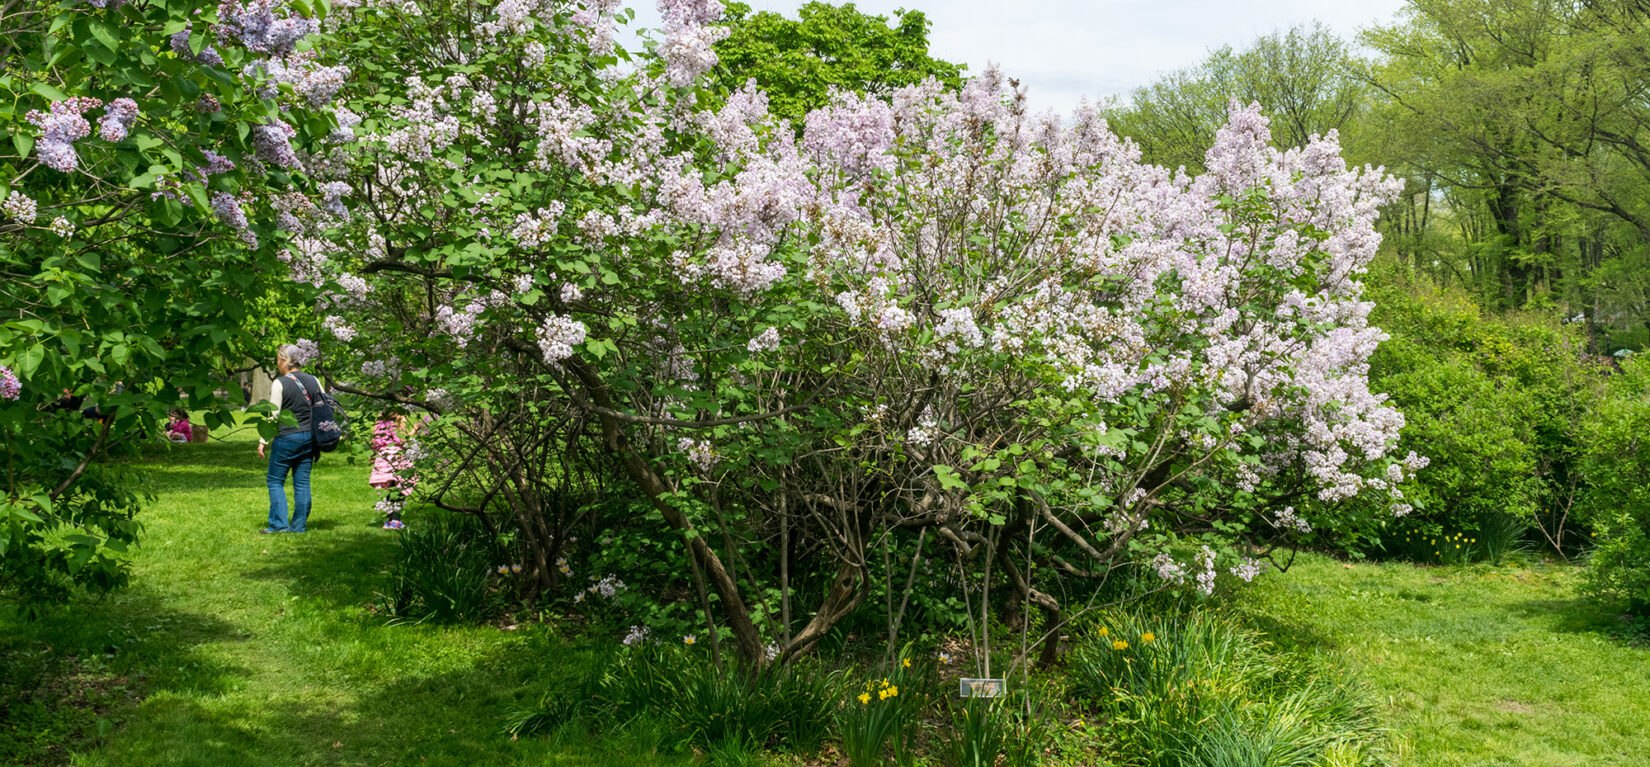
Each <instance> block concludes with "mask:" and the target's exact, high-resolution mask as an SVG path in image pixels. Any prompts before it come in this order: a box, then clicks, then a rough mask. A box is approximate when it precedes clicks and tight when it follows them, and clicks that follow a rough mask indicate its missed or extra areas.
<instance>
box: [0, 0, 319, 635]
mask: <svg viewBox="0 0 1650 767" xmlns="http://www.w3.org/2000/svg"><path fill="white" fill-rule="evenodd" d="M108 5H109V6H110V7H107V8H97V7H94V6H93V5H92V4H90V3H84V2H66V1H65V2H29V3H23V4H18V5H14V6H11V7H8V8H7V10H6V11H5V25H6V34H5V38H6V39H5V41H4V42H3V43H0V199H6V200H8V201H10V202H12V203H15V202H18V201H21V200H28V201H32V203H31V204H32V205H33V206H34V207H35V209H36V210H37V215H34V216H32V217H31V216H30V215H27V214H24V213H20V212H16V211H10V210H9V209H8V211H9V212H7V213H3V214H0V274H4V281H5V283H6V286H7V289H6V290H4V291H0V366H5V367H8V368H10V369H11V370H12V371H13V372H15V374H16V375H17V377H18V378H19V379H20V381H21V384H22V396H21V398H20V399H18V400H16V401H10V400H6V399H0V466H4V467H5V470H4V473H3V475H0V530H3V532H0V561H3V563H4V564H0V595H4V596H9V597H13V598H18V599H22V600H24V601H26V602H30V603H39V602H43V601H56V600H61V599H65V598H67V597H69V596H71V595H72V594H73V593H75V592H76V591H77V590H80V589H81V588H84V589H88V590H91V591H94V592H95V591H106V590H108V589H111V588H115V587H118V586H119V585H121V584H123V583H124V582H125V561H126V553H127V549H128V548H129V547H130V546H131V545H132V544H133V543H134V542H135V540H136V535H137V532H138V526H137V524H136V523H135V522H134V521H133V516H134V514H135V513H136V511H137V509H138V507H139V499H138V497H137V496H136V495H135V494H134V492H133V488H135V487H136V486H135V485H131V484H128V482H127V480H128V479H129V478H127V477H124V476H121V475H120V474H119V472H110V471H104V470H102V469H99V468H98V467H97V466H96V464H97V462H98V461H100V460H102V459H103V458H105V457H106V456H107V455H108V454H109V453H110V452H111V450H115V451H117V452H118V449H119V446H120V445H122V444H125V443H129V442H131V441H134V440H138V439H142V438H144V437H145V435H149V434H154V433H156V432H157V425H158V424H159V423H161V422H162V420H163V419H164V417H165V413H166V411H167V409H169V408H172V407H180V406H185V405H187V406H190V407H192V408H195V409H201V408H208V410H207V413H206V421H207V423H208V424H212V425H217V424H221V423H224V422H226V421H227V419H228V408H227V406H226V404H225V403H220V402H217V401H216V400H215V398H214V391H215V390H216V389H218V388H220V387H225V388H230V389H233V388H234V387H233V385H232V384H230V383H229V382H230V376H229V370H230V369H232V368H236V367H239V366H240V365H241V364H242V361H243V360H244V359H245V358H246V357H248V356H259V357H264V356H267V350H265V349H260V348H258V347H259V346H260V345H261V344H260V342H259V339H257V338H256V337H254V336H253V335H251V334H250V333H248V332H247V330H246V326H247V318H248V316H249V315H251V314H253V313H254V307H255V305H256V302H257V301H259V300H260V297H264V296H268V295H270V294H272V293H282V292H283V291H284V290H285V287H284V286H283V285H282V284H281V281H280V280H275V279H272V275H273V274H275V273H276V272H275V270H274V269H273V268H272V267H275V266H278V263H277V262H276V261H275V259H274V257H273V253H272V251H271V250H269V249H267V248H266V249H257V248H248V247H246V246H245V245H244V244H242V243H241V242H240V241H238V240H237V239H236V238H235V236H234V234H235V233H234V232H233V231H231V230H229V229H228V228H226V227H225V226H223V225H222V224H221V223H220V222H218V221H217V220H216V219H215V216H214V213H213V209H212V208H211V207H210V206H209V204H208V202H207V200H208V195H209V194H211V193H224V194H229V195H244V196H246V197H248V198H251V197H255V196H267V195H272V194H276V193H279V192H280V191H281V190H284V189H290V188H294V187H297V186H302V184H303V180H302V179H300V178H298V177H295V176H293V175H291V174H289V173H288V172H286V171H285V170H284V169H280V168H275V167H273V166H268V165H263V164H260V163H258V162H257V161H256V160H254V159H253V155H254V151H253V146H252V143H251V141H250V139H249V136H250V135H251V130H252V128H253V127H254V126H257V125H261V124H264V123H266V122H268V121H269V120H272V119H276V118H279V119H283V120H285V121H287V122H289V123H291V124H292V125H294V126H295V127H296V129H297V132H298V140H299V141H306V140H307V141H310V142H319V141H320V139H321V138H322V137H323V136H325V135H326V134H327V133H329V132H330V131H331V130H332V128H333V122H332V120H331V119H330V118H329V117H327V116H325V115H322V114H319V113H317V112H315V111H312V110H310V109H308V108H300V107H296V106H291V107H290V108H289V107H288V106H286V105H283V100H282V99H265V98H260V96H259V94H258V93H257V89H258V86H259V82H258V80H259V79H261V77H260V76H256V75H248V74H243V73H241V68H242V67H243V66H244V65H246V64H247V63H248V62H249V61H250V60H251V57H250V54H249V52H247V51H245V50H243V49H239V48H234V47H232V46H231V45H229V44H227V43H225V42H223V41H219V47H220V48H222V54H223V55H224V56H225V57H226V61H227V63H225V64H224V65H222V66H209V65H205V64H200V63H196V62H194V61H190V60H187V59H185V58H184V57H180V56H179V55H177V54H176V53H174V52H173V51H172V50H171V48H170V47H169V45H168V37H169V36H170V35H171V34H173V33H174V32H177V31H179V30H182V29H183V28H184V26H185V25H186V24H188V23H190V22H191V21H193V23H194V24H195V32H196V36H197V37H196V39H197V41H198V40H204V39H205V38H204V37H201V35H203V34H204V33H205V31H206V29H205V28H206V27H207V26H208V24H209V23H210V22H211V21H212V20H213V19H214V18H215V10H214V4H211V3H208V2H204V0H138V1H136V2H129V3H109V4H108ZM325 8H326V6H325V3H321V4H319V5H318V6H317V8H316V12H317V13H324V12H325ZM306 12H307V11H306ZM197 14H202V15H197ZM71 98H94V99H98V100H100V101H102V102H104V103H107V102H110V101H113V100H115V99H119V98H133V99H135V100H136V102H137V106H138V113H137V116H136V118H135V119H134V121H133V122H132V124H131V125H130V126H129V130H128V131H127V132H126V135H125V136H124V137H117V138H119V140H118V141H110V140H107V139H105V138H104V137H103V135H102V134H101V133H100V132H99V131H98V130H97V129H96V128H94V129H93V135H91V136H87V137H85V138H81V139H80V140H78V141H77V142H75V143H74V145H73V146H74V148H73V150H72V151H73V152H74V154H75V156H76V158H77V164H76V166H75V167H74V168H73V169H72V170H71V171H70V172H64V171H60V170H58V169H56V168H54V167H51V166H48V165H46V164H44V163H43V162H42V160H41V149H42V146H43V144H44V143H45V142H43V141H42V140H41V139H42V138H43V136H42V132H41V128H39V127H38V126H36V125H34V124H32V123H31V122H30V121H29V120H28V115H29V113H31V112H35V111H38V112H41V113H47V112H49V111H50V110H51V108H52V105H53V104H54V103H59V102H64V101H66V100H67V99H71ZM208 104H215V105H216V107H215V108H209V107H208V106H207V105H208ZM84 116H85V117H87V118H89V119H90V120H92V121H94V122H95V121H97V120H99V119H100V112H99V111H97V110H96V109H94V110H93V111H90V112H87V113H86V114H85V115H84ZM111 137H116V136H111ZM206 150H213V151H217V152H219V153H221V154H222V155H224V156H225V157H227V158H228V159H229V160H231V161H233V162H234V163H235V164H236V167H235V168H234V169H233V170H230V171H229V172H226V173H220V174H215V175H212V176H210V177H209V176H207V175H206V174H204V173H198V172H197V169H198V168H200V167H202V166H206V165H208V164H209V163H208V161H207V160H206V159H205V154H204V152H205V151H206ZM14 195H15V197H14ZM250 233H251V234H254V235H257V236H259V237H260V238H261V239H262V240H264V241H266V242H267V241H268V240H269V239H270V238H271V237H272V234H273V231H272V229H271V228H269V227H268V226H266V225H264V224H263V223H261V222H254V225H253V227H252V229H251V230H250ZM283 340H285V339H283ZM82 408H96V409H97V411H99V412H101V413H103V414H105V415H109V416H111V419H109V420H107V421H106V422H102V421H97V420H91V419H82V418H80V417H79V416H78V413H77V411H79V410H81V409H82ZM81 466H84V467H85V468H84V469H81V470H80V471H79V473H77V472H76V470H77V468H78V467H81Z"/></svg>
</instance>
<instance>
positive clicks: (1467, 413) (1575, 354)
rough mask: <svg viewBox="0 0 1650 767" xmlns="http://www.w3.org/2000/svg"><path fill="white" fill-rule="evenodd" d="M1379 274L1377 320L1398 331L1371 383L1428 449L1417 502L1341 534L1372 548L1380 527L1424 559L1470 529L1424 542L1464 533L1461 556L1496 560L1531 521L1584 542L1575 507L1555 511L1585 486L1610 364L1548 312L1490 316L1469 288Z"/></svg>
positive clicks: (1419, 448)
mask: <svg viewBox="0 0 1650 767" xmlns="http://www.w3.org/2000/svg"><path fill="white" fill-rule="evenodd" d="M1375 284H1376V287H1375V289H1374V290H1372V291H1371V298H1372V299H1373V300H1374V301H1375V311H1374V313H1373V314H1372V316H1371V320H1370V321H1371V324H1374V325H1376V326H1378V327H1380V328H1381V329H1382V330H1384V331H1385V332H1386V333H1387V334H1389V335H1390V336H1391V338H1390V339H1389V340H1388V341H1386V342H1385V343H1383V344H1381V347H1380V349H1379V350H1377V351H1376V353H1375V355H1374V356H1373V357H1372V358H1371V362H1370V388H1371V389H1372V390H1374V391H1378V392H1383V393H1385V394H1387V395H1389V396H1390V397H1391V398H1392V402H1393V403H1394V404H1395V405H1396V406H1397V407H1398V409H1399V410H1400V411H1402V412H1403V413H1404V419H1405V426H1404V430H1403V436H1402V439H1401V442H1400V444H1399V449H1400V451H1409V450H1413V451H1415V452H1416V453H1419V454H1421V455H1424V456H1427V457H1428V458H1429V459H1430V461H1431V463H1430V464H1429V465H1428V467H1427V468H1426V469H1424V470H1422V471H1421V472H1419V473H1418V475H1417V478H1416V482H1415V483H1414V484H1413V485H1412V486H1411V487H1410V488H1409V489H1408V490H1407V492H1408V493H1409V494H1410V497H1411V498H1412V502H1413V503H1414V506H1415V511H1414V512H1412V513H1411V514H1410V515H1409V516H1407V517H1405V518H1403V519H1400V520H1396V521H1393V522H1390V523H1388V524H1387V525H1386V527H1385V529H1382V530H1376V531H1372V535H1373V536H1374V538H1373V539H1372V540H1370V541H1369V542H1368V543H1367V544H1366V543H1359V542H1355V541H1353V540H1352V539H1351V537H1350V536H1342V537H1340V538H1338V539H1337V540H1338V542H1339V545H1342V546H1344V547H1346V548H1348V549H1351V550H1358V551H1374V550H1377V548H1376V546H1377V541H1378V545H1379V547H1380V548H1382V549H1384V550H1386V551H1387V552H1388V553H1402V554H1407V555H1410V556H1413V557H1415V558H1416V560H1417V561H1428V562H1437V561H1440V560H1445V561H1455V560H1452V559H1450V558H1449V557H1452V556H1454V555H1455V554H1456V552H1455V549H1454V548H1453V546H1454V545H1455V544H1457V543H1461V541H1457V540H1453V539H1452V540H1451V541H1450V543H1449V546H1450V547H1451V548H1450V552H1449V554H1448V555H1446V554H1444V553H1442V552H1444V549H1442V548H1429V547H1428V546H1427V545H1423V543H1422V542H1423V541H1428V540H1434V539H1437V540H1442V539H1446V538H1452V537H1453V536H1460V537H1461V538H1464V539H1471V540H1468V541H1467V543H1468V544H1472V545H1473V546H1474V547H1473V548H1472V549H1470V552H1471V553H1470V555H1468V554H1464V553H1463V554H1462V556H1466V557H1467V558H1468V559H1478V558H1480V557H1483V558H1488V559H1491V560H1495V561H1498V560H1499V559H1500V558H1501V556H1503V555H1504V554H1505V553H1506V551H1507V550H1508V549H1509V548H1511V547H1512V546H1514V545H1516V543H1517V541H1518V540H1519V539H1520V538H1521V537H1522V536H1523V534H1524V533H1525V532H1526V531H1530V530H1533V531H1534V532H1535V533H1537V534H1540V535H1541V537H1543V538H1544V539H1545V540H1544V542H1545V544H1546V545H1547V546H1548V547H1552V548H1557V547H1562V548H1564V549H1565V550H1574V548H1575V546H1576V544H1577V543H1578V541H1577V539H1576V537H1575V536H1573V535H1568V534H1569V532H1570V530H1569V528H1570V527H1571V526H1572V523H1571V521H1570V520H1567V519H1565V518H1564V517H1563V516H1562V513H1558V514H1554V513H1549V512H1551V511H1552V510H1559V511H1560V512H1562V510H1567V509H1569V508H1570V507H1571V506H1572V505H1573V504H1574V502H1575V499H1576V494H1577V492H1578V489H1579V488H1580V487H1581V482H1582V478H1581V476H1580V475H1579V474H1578V472H1577V466H1576V462H1577V456H1578V454H1579V451H1580V450H1581V445H1582V439H1581V436H1580V433H1579V428H1580V427H1579V425H1580V423H1581V421H1582V419H1583V418H1584V417H1585V415H1586V413H1587V412H1588V411H1589V409H1590V408H1592V407H1593V406H1594V403H1596V401H1597V399H1598V396H1599V394H1598V392H1599V387H1600V385H1601V384H1602V381H1603V380H1604V378H1605V372H1606V371H1607V370H1608V369H1609V366H1608V364H1607V363H1606V362H1605V361H1603V360H1601V359H1600V358H1598V357H1596V356H1594V355H1591V354H1588V353H1587V352H1586V350H1585V345H1586V340H1585V338H1584V337H1583V335H1582V333H1581V329H1580V328H1579V327H1577V326H1574V325H1569V326H1566V325H1561V324H1560V323H1559V322H1558V321H1557V320H1556V319H1555V318H1553V317H1552V316H1551V315H1547V314H1542V313H1535V312H1531V313H1527V314H1523V315H1518V316H1487V315H1485V314H1484V313H1483V312H1481V311H1480V310H1479V309H1478V307H1477V306H1475V305H1474V304H1473V303H1472V301H1471V300H1470V299H1468V298H1467V297H1465V296H1464V295H1462V294H1461V292H1460V291H1459V290H1446V289H1440V288H1438V287H1436V286H1435V285H1434V284H1433V283H1431V282H1430V281H1428V280H1425V279H1424V278H1422V279H1414V280H1411V279H1409V278H1407V277H1406V276H1405V275H1403V274H1401V273H1400V272H1397V271H1395V270H1387V271H1384V272H1382V273H1380V274H1379V275H1378V278H1377V280H1376V281H1375ZM1567 535H1568V537H1566V536H1567ZM1434 551H1438V552H1440V553H1439V554H1436V555H1435V554H1433V552H1434ZM1467 551H1469V549H1468V548H1467V547H1466V546H1465V545H1464V546H1463V549H1462V552H1467Z"/></svg>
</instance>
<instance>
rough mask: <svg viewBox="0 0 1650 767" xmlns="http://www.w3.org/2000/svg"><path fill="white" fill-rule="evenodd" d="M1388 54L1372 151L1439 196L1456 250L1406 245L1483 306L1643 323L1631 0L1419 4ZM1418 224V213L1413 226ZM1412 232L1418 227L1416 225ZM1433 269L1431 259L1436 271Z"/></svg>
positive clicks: (1644, 123) (1426, 198)
mask: <svg viewBox="0 0 1650 767" xmlns="http://www.w3.org/2000/svg"><path fill="white" fill-rule="evenodd" d="M1366 40H1367V42H1368V43H1369V44H1370V45H1371V46H1373V47H1374V48H1376V49H1377V50H1379V51H1380V52H1382V53H1383V54H1385V60H1384V62H1383V63H1382V64H1381V65H1380V66H1379V67H1377V68H1375V69H1373V70H1372V71H1371V72H1370V73H1369V74H1368V79H1369V81H1370V83H1371V85H1372V86H1374V87H1375V89H1376V90H1377V92H1378V93H1379V94H1380V95H1381V101H1382V104H1381V105H1380V106H1378V107H1377V111H1376V113H1375V119H1374V120H1372V121H1371V123H1372V124H1373V125H1377V126H1379V128H1378V130H1377V131H1376V132H1373V133H1372V134H1371V136H1370V139H1371V141H1370V146H1369V147H1367V149H1368V151H1370V152H1373V153H1376V154H1378V155H1379V156H1381V157H1382V159H1383V160H1385V161H1386V162H1387V163H1388V164H1392V165H1398V166H1400V167H1401V168H1402V169H1403V171H1404V172H1405V173H1406V174H1407V175H1409V176H1411V177H1412V178H1415V179H1417V180H1418V181H1421V182H1422V183H1420V184H1417V185H1416V186H1415V191H1416V192H1417V193H1418V195H1417V196H1416V197H1414V198H1413V199H1414V200H1416V201H1418V202H1419V203H1420V204H1422V205H1429V206H1430V205H1432V204H1433V203H1434V202H1435V201H1436V202H1437V203H1441V204H1442V205H1443V207H1444V208H1445V209H1446V210H1447V214H1446V215H1444V216H1435V217H1431V218H1432V220H1431V222H1429V223H1431V224H1434V225H1437V226H1440V227H1444V228H1445V229H1447V230H1451V233H1452V234H1453V235H1454V236H1455V239H1456V241H1457V242H1458V243H1459V244H1458V246H1457V247H1455V248H1443V249H1435V250H1433V251H1432V252H1428V253H1422V252H1420V251H1419V250H1413V249H1412V250H1411V254H1412V255H1414V256H1415V257H1416V258H1415V262H1416V264H1417V266H1421V267H1423V268H1425V267H1432V268H1434V269H1436V270H1438V271H1441V272H1443V271H1447V272H1448V273H1450V274H1451V275H1452V276H1454V277H1456V278H1457V279H1460V280H1462V281H1463V282H1464V283H1465V284H1468V285H1469V286H1470V287H1472V288H1473V289H1474V290H1475V292H1476V293H1477V295H1478V296H1479V299H1480V300H1481V301H1482V302H1484V303H1486V304H1487V305H1489V306H1491V307H1502V308H1518V307H1523V306H1526V305H1530V304H1532V303H1533V304H1535V305H1548V304H1550V305H1556V306H1558V307H1559V308H1561V309H1563V310H1564V311H1565V312H1566V313H1574V312H1581V313H1584V314H1585V315H1586V316H1588V317H1589V318H1591V319H1592V320H1593V321H1594V322H1595V323H1598V324H1601V325H1605V326H1610V327H1614V328H1617V329H1630V328H1642V327H1644V325H1643V323H1644V322H1645V320H1646V319H1647V317H1646V315H1645V314H1644V308H1643V307H1645V305H1646V304H1647V303H1650V302H1647V300H1646V299H1647V298H1650V294H1647V293H1646V288H1647V287H1650V286H1647V285H1646V284H1645V283H1644V282H1643V280H1642V279H1635V278H1634V277H1635V275H1637V274H1638V273H1641V272H1642V271H1643V268H1644V266H1646V265H1647V262H1646V257H1647V255H1646V247H1647V243H1650V155H1647V154H1646V153H1645V152H1644V150H1643V142H1644V136H1645V131H1646V130H1647V129H1650V102H1646V101H1645V100H1644V98H1643V87H1644V83H1645V82H1646V81H1647V79H1650V22H1647V20H1646V17H1645V15H1644V13H1643V11H1642V8H1641V7H1640V4H1637V3H1631V2H1613V1H1610V2H1597V3H1568V2H1551V1H1550V0H1517V1H1515V2H1487V1H1486V0H1414V2H1411V3H1410V5H1409V8H1408V18H1407V19H1406V20H1405V21H1403V22H1402V23H1400V24H1397V25H1393V26H1390V27H1387V28H1383V29H1378V30H1375V31H1373V32H1371V33H1369V34H1368V35H1367V37H1366ZM1423 218H1425V217H1423ZM1418 233H1419V232H1418ZM1433 261H1437V262H1438V263H1437V264H1436V265H1433V263H1432V262H1433Z"/></svg>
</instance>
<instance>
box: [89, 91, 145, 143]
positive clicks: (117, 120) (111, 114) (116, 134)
mask: <svg viewBox="0 0 1650 767" xmlns="http://www.w3.org/2000/svg"><path fill="white" fill-rule="evenodd" d="M137 115H138V105H137V102H136V101H133V100H131V99H126V98H121V99H115V100H114V101H111V102H109V106H108V107H107V108H105V109H104V111H103V118H102V119H100V120H98V121H97V123H98V130H97V135H98V137H99V138H101V139H103V140H104V141H107V142H109V143H111V144H115V143H119V142H122V141H125V140H126V134H127V133H128V132H129V131H130V130H131V129H132V123H134V122H136V121H137Z"/></svg>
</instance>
